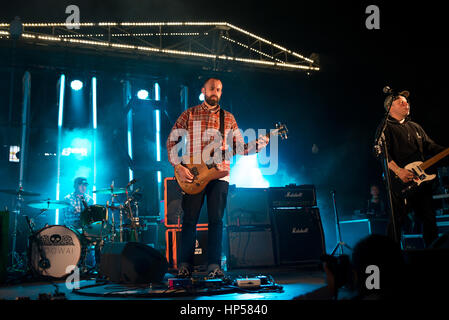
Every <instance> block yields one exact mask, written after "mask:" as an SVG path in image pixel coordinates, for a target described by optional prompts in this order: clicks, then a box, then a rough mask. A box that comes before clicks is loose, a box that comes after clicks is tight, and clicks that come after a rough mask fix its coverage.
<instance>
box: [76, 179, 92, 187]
mask: <svg viewBox="0 0 449 320" xmlns="http://www.w3.org/2000/svg"><path fill="white" fill-rule="evenodd" d="M73 184H74V186H75V187H76V186H78V185H80V184H86V185H87V184H89V183H88V182H87V179H86V178H83V177H78V178H76V179H75V181H74V183H73Z"/></svg>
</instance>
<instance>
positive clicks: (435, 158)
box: [420, 148, 449, 170]
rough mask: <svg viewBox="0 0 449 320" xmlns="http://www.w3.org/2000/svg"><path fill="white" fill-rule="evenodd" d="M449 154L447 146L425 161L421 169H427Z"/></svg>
mask: <svg viewBox="0 0 449 320" xmlns="http://www.w3.org/2000/svg"><path fill="white" fill-rule="evenodd" d="M448 155H449V148H447V149H446V150H444V151H441V152H440V153H438V154H437V155H436V156H433V157H432V158H430V159H429V160H427V161H425V162H423V163H422V164H421V166H420V167H421V169H423V170H426V169H427V168H429V167H431V166H433V165H434V164H435V163H437V162H438V161H440V160H441V159H443V158H445V157H447V156H448Z"/></svg>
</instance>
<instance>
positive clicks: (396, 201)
mask: <svg viewBox="0 0 449 320" xmlns="http://www.w3.org/2000/svg"><path fill="white" fill-rule="evenodd" d="M392 200H393V212H394V216H395V227H396V236H397V239H395V240H396V241H399V240H400V236H401V231H402V227H403V226H404V224H405V223H406V220H407V219H408V217H407V215H408V213H409V212H410V211H414V213H415V219H417V220H418V221H416V222H421V223H422V231H423V239H424V242H425V244H426V247H428V246H429V245H430V244H431V243H432V242H433V241H434V240H435V239H436V238H437V237H438V228H437V224H436V217H435V212H434V210H433V207H432V188H431V185H430V184H427V185H421V186H420V187H419V189H418V190H417V191H416V193H414V194H413V195H412V196H410V197H409V198H407V201H406V202H405V201H404V199H402V198H400V197H399V196H397V195H395V194H394V192H393V193H392ZM393 230H394V229H393V220H392V217H391V216H390V222H389V224H388V229H387V233H388V236H389V237H390V238H392V239H394V232H393Z"/></svg>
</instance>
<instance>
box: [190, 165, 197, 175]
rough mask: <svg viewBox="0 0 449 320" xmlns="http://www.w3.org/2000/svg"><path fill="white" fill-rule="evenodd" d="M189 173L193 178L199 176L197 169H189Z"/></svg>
mask: <svg viewBox="0 0 449 320" xmlns="http://www.w3.org/2000/svg"><path fill="white" fill-rule="evenodd" d="M190 172H192V174H193V175H194V176H197V175H199V172H198V168H197V167H193V168H192V169H190Z"/></svg>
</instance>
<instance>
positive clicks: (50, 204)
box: [27, 200, 70, 210]
mask: <svg viewBox="0 0 449 320" xmlns="http://www.w3.org/2000/svg"><path fill="white" fill-rule="evenodd" d="M27 206H29V207H31V208H35V209H46V210H56V209H63V208H67V207H70V203H69V202H67V201H51V200H41V201H30V202H28V203H27Z"/></svg>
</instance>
